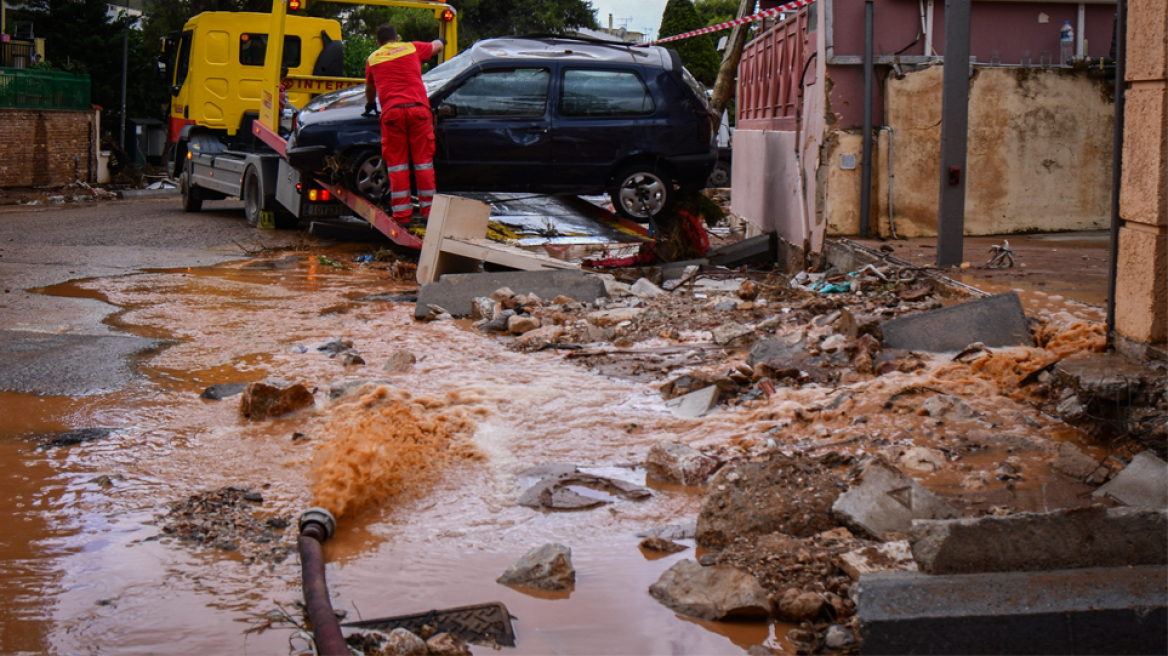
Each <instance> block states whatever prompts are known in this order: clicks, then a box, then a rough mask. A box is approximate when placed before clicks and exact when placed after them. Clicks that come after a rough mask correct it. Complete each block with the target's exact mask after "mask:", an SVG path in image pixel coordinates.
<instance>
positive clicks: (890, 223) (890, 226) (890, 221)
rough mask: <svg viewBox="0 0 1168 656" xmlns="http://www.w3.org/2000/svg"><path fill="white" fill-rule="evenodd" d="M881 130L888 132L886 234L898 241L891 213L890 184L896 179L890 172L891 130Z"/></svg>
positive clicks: (894, 221)
mask: <svg viewBox="0 0 1168 656" xmlns="http://www.w3.org/2000/svg"><path fill="white" fill-rule="evenodd" d="M880 129H881V130H888V232H889V234H891V235H892V238H893V239H900V235H898V234H896V219H895V218H894V216H893V213H892V183H893V181H894V180H895V179H896V173H894V172H893V170H892V128H890V127H889V126H887V125H885V126H882V127H881V128H880Z"/></svg>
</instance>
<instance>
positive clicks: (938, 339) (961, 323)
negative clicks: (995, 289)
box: [880, 292, 1034, 353]
mask: <svg viewBox="0 0 1168 656" xmlns="http://www.w3.org/2000/svg"><path fill="white" fill-rule="evenodd" d="M880 329H881V331H882V332H883V333H884V343H885V344H886V345H887V346H888V347H889V348H896V349H906V350H909V351H927V352H930V353H944V352H949V351H960V350H962V349H964V348H965V347H966V346H969V345H970V344H973V343H974V342H981V343H982V344H985V345H986V346H1031V345H1033V343H1034V342H1033V341H1032V340H1031V338H1030V328H1029V327H1028V326H1027V324H1026V313H1025V312H1024V311H1023V310H1022V301H1021V300H1020V299H1019V298H1018V294H1017V293H1016V292H1007V293H1005V294H996V295H994V296H987V297H986V298H979V299H975V300H972V301H967V302H965V303H962V304H960V305H953V306H950V307H947V308H941V309H940V310H932V311H930V312H924V313H921V314H914V315H912V316H908V317H901V318H898V319H892V320H891V321H885V322H884V323H882V324H881V325H880Z"/></svg>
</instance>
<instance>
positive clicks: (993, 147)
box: [820, 66, 1114, 237]
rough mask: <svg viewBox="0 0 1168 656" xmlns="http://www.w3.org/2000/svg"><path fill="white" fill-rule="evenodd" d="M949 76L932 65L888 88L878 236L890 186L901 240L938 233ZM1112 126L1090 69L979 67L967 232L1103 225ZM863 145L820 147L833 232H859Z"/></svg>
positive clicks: (835, 137) (837, 138) (848, 142)
mask: <svg viewBox="0 0 1168 656" xmlns="http://www.w3.org/2000/svg"><path fill="white" fill-rule="evenodd" d="M942 71H943V69H942V67H941V66H931V67H929V68H925V69H923V70H918V71H912V72H908V73H906V74H905V75H904V76H903V77H899V78H898V77H897V76H895V75H892V76H889V77H888V78H887V79H886V80H885V109H884V116H885V120H886V121H887V123H888V127H889V128H891V131H889V130H887V129H886V130H881V131H880V133H879V138H878V142H877V145H876V148H874V149H873V164H874V166H873V173H872V179H873V190H872V202H873V206H872V213H871V221H872V229H873V232H876V231H877V230H879V233H880V234H882V235H888V234H889V228H888V201H889V193H888V191H889V184H890V183H891V186H892V207H893V216H894V217H895V220H896V230H897V233H898V234H899V235H900V236H908V237H918V236H934V235H936V234H937V205H938V193H939V191H938V185H939V184H940V173H939V170H940V151H941V145H940V144H941V86H942V85H941V77H942ZM1113 120H1114V100H1113V97H1112V93H1111V90H1110V87H1109V85H1108V83H1107V82H1106V81H1105V80H1104V79H1103V78H1101V77H1092V76H1090V75H1088V74H1087V72H1086V71H1067V70H1058V69H1038V68H1030V69H1022V68H1007V67H981V68H978V69H976V74H975V75H974V77H973V78H972V80H971V82H970V97H969V155H968V162H967V165H966V175H967V176H968V178H967V182H966V200H965V231H966V234H970V235H989V234H1008V233H1015V232H1033V231H1062V230H1094V229H1102V228H1106V227H1107V225H1108V224H1109V222H1110V213H1111V160H1112V139H1113V133H1112V121H1113ZM890 141H891V148H892V152H891V156H892V157H891V168H890V166H889V151H888V148H889V144H890ZM861 146H862V144H861V139H860V135H859V133H858V131H857V132H848V133H840V132H836V133H832V134H829V135H828V138H827V140H826V141H825V147H824V153H823V158H822V162H823V167H822V168H821V171H820V177H821V181H822V188H821V193H822V202H823V207H824V215H825V217H826V220H827V225H828V230H829V232H830V233H831V234H841V235H848V234H857V233H858V232H859V226H860V224H859V216H860V212H859V199H860V166H859V161H860V151H861ZM841 155H854V156H855V158H856V161H857V166H856V168H855V169H854V170H850V171H849V170H845V169H843V168H842V167H841V158H840V156H841ZM889 170H891V171H892V173H893V177H892V178H891V179H890V177H889Z"/></svg>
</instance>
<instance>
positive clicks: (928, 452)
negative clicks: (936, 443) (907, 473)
mask: <svg viewBox="0 0 1168 656" xmlns="http://www.w3.org/2000/svg"><path fill="white" fill-rule="evenodd" d="M945 463H946V460H945V454H944V453H942V452H941V451H939V450H937V449H930V448H927V447H923V446H914V447H912V448H910V449H908V450H907V451H905V452H904V455H902V456H900V464H902V465H904V466H905V467H907V468H909V469H912V470H914V471H919V472H933V471H939V470H940V469H942V468H944V467H945Z"/></svg>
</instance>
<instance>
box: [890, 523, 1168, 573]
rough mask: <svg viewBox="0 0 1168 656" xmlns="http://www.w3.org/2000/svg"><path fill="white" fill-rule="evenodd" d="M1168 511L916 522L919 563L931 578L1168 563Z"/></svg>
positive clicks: (911, 537) (915, 553) (915, 549)
mask: <svg viewBox="0 0 1168 656" xmlns="http://www.w3.org/2000/svg"><path fill="white" fill-rule="evenodd" d="M1165 535H1168V510H1164V509H1157V510H1152V509H1149V508H1111V509H1107V508H1102V507H1099V506H1088V507H1085V508H1071V509H1065V510H1055V511H1052V512H1049V513H1018V514H1016V515H1008V516H1005V517H998V516H993V515H990V516H986V517H977V518H969V519H957V520H950V521H930V520H920V521H915V522H913V526H912V531H911V532H910V533H909V542H910V543H911V544H912V550H913V558H915V559H916V561H917V564H918V565H920V568H921V571H923V572H927V573H929V574H969V573H982V572H1021V571H1035V570H1055V569H1077V568H1084V567H1124V566H1128V565H1163V564H1165V563H1168V550H1166V549H1165V538H1164V536H1165Z"/></svg>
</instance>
